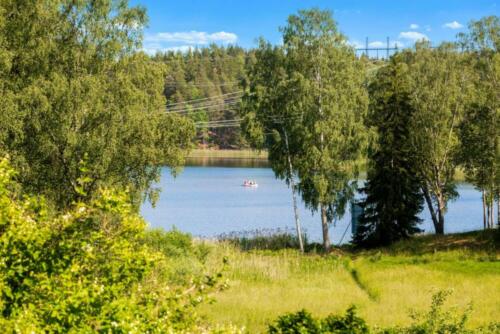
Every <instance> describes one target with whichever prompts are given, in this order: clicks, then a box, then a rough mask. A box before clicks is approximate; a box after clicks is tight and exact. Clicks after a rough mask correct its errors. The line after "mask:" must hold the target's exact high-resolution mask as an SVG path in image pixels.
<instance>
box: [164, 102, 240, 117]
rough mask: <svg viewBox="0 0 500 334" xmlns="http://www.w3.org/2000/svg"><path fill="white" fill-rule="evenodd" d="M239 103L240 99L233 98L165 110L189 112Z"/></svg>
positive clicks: (169, 111)
mask: <svg viewBox="0 0 500 334" xmlns="http://www.w3.org/2000/svg"><path fill="white" fill-rule="evenodd" d="M239 103H240V101H238V100H233V101H228V102H217V103H212V104H207V105H202V106H199V107H194V108H185V109H173V110H167V112H168V113H175V114H179V113H181V114H183V113H189V112H192V111H196V110H203V109H207V108H216V107H223V106H233V105H237V104H239Z"/></svg>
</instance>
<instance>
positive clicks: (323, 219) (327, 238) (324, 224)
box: [321, 204, 330, 252]
mask: <svg viewBox="0 0 500 334" xmlns="http://www.w3.org/2000/svg"><path fill="white" fill-rule="evenodd" d="M321 226H322V228H323V248H324V249H325V252H327V251H328V250H329V249H330V236H329V234H328V217H327V216H326V206H325V205H324V204H321Z"/></svg>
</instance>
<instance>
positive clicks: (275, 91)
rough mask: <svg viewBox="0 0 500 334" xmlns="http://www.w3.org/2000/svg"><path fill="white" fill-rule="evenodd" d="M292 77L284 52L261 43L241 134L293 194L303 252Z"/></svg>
mask: <svg viewBox="0 0 500 334" xmlns="http://www.w3.org/2000/svg"><path fill="white" fill-rule="evenodd" d="M294 80H296V79H295V78H294V77H293V75H292V76H290V75H289V73H287V71H286V56H285V53H284V50H283V48H281V47H277V46H275V47H273V46H272V45H270V44H269V43H266V42H265V41H263V40H261V41H260V45H259V48H258V49H257V50H256V51H255V63H254V64H253V66H252V67H251V69H250V70H249V79H248V82H247V83H246V88H247V92H246V93H245V95H244V97H243V113H244V120H243V123H242V124H243V130H244V133H245V135H246V137H247V139H248V140H249V142H250V143H251V144H252V145H253V147H255V148H258V149H266V150H267V151H268V154H269V162H270V164H271V168H272V169H273V171H274V174H275V175H276V177H277V178H279V179H284V180H285V182H286V183H287V185H289V187H290V189H291V191H292V202H293V210H294V218H295V227H296V230H297V238H298V240H299V247H300V250H301V251H302V252H303V251H304V243H303V238H302V237H303V236H302V230H301V225H300V218H299V210H298V204H297V186H296V181H295V178H296V166H295V162H296V160H297V159H298V156H299V154H300V152H301V135H302V130H301V129H302V126H301V124H302V122H301V119H302V112H301V110H300V108H297V105H296V104H295V103H294V101H295V100H294V99H293V98H292V96H291V94H293V91H294V88H292V87H293V85H294V84H296V81H294Z"/></svg>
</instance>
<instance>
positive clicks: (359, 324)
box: [321, 306, 369, 334]
mask: <svg viewBox="0 0 500 334" xmlns="http://www.w3.org/2000/svg"><path fill="white" fill-rule="evenodd" d="M321 327H322V328H323V331H324V332H325V333H337V334H368V333H369V330H368V326H367V325H366V322H365V321H364V320H363V319H362V318H360V317H358V316H357V315H356V307H355V306H351V307H349V308H348V309H347V311H346V313H345V315H344V316H339V315H330V316H328V317H326V318H325V319H323V320H322V325H321Z"/></svg>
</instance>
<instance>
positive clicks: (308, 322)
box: [268, 306, 369, 334]
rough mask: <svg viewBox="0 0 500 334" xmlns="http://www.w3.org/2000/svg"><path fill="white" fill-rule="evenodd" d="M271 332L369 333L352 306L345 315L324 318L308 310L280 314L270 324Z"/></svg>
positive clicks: (303, 333)
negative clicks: (315, 317) (313, 314)
mask: <svg viewBox="0 0 500 334" xmlns="http://www.w3.org/2000/svg"><path fill="white" fill-rule="evenodd" d="M268 332H269V333H270V334H323V333H332V334H367V333H369V330H368V326H367V325H366V322H365V321H364V320H363V319H362V318H360V317H358V316H357V315H356V308H355V307H354V306H351V307H350V308H349V309H347V311H346V314H345V315H344V316H339V315H330V316H328V317H326V318H325V319H322V320H317V319H314V318H313V317H312V316H311V314H310V313H308V312H307V311H306V310H301V311H299V312H297V313H289V314H285V315H283V316H280V317H279V318H278V319H277V320H276V321H275V323H274V324H272V325H270V326H269V330H268Z"/></svg>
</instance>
